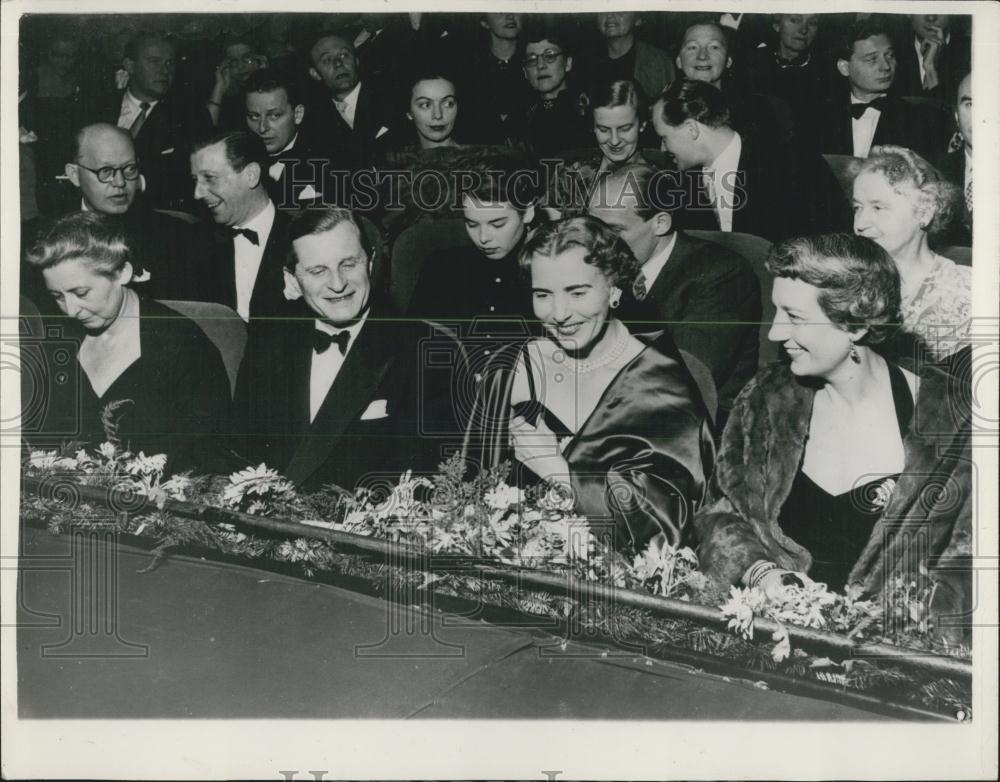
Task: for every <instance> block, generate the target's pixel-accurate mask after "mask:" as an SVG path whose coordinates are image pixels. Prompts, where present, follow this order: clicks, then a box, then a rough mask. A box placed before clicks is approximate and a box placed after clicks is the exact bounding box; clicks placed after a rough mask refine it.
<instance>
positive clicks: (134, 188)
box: [65, 123, 208, 299]
mask: <svg viewBox="0 0 1000 782" xmlns="http://www.w3.org/2000/svg"><path fill="white" fill-rule="evenodd" d="M65 170H66V177H67V178H68V179H69V181H70V182H72V183H73V185H74V186H75V187H76V188H78V189H79V192H80V201H79V203H78V205H77V206H78V208H80V209H83V210H85V211H90V212H100V213H101V214H105V215H111V216H113V219H114V221H115V222H116V223H117V227H118V229H119V230H120V231H121V232H122V233H123V234H124V236H125V239H126V241H127V242H128V245H129V248H130V249H131V254H132V260H131V263H132V269H133V275H132V279H131V281H130V283H129V284H130V285H131V286H132V287H133V288H134V289H135V290H136V291H138V292H140V293H142V294H143V295H144V296H148V297H150V298H156V299H176V298H184V296H185V294H186V293H187V292H188V290H189V288H190V283H188V282H187V281H188V280H189V279H190V278H191V277H193V276H196V275H199V274H201V273H202V270H203V267H204V263H205V260H206V240H207V238H208V236H207V232H206V231H205V230H203V229H202V228H201V227H200V226H196V225H192V224H191V223H189V222H186V221H184V220H182V219H180V218H178V217H174V216H172V215H169V214H164V213H163V212H160V211H157V210H155V209H151V208H150V207H149V204H148V203H147V202H146V200H145V198H144V197H143V196H142V194H141V193H140V192H139V181H140V176H141V173H142V167H141V164H140V162H139V160H138V156H137V155H136V151H135V145H134V143H133V141H132V137H131V136H130V135H129V134H128V132H127V131H124V130H122V129H121V128H119V127H117V126H115V125H111V124H109V123H98V124H96V125H87V126H86V127H84V128H81V129H80V131H79V133H77V136H76V154H75V155H74V156H73V158H72V160H71V161H70V162H69V163H66V167H65Z"/></svg>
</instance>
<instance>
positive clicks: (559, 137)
mask: <svg viewBox="0 0 1000 782" xmlns="http://www.w3.org/2000/svg"><path fill="white" fill-rule="evenodd" d="M524 42H525V48H524V61H523V65H524V76H525V78H526V79H527V80H528V84H530V85H531V88H532V89H533V90H534V91H535V100H534V103H533V104H532V105H531V107H530V108H529V109H528V117H527V135H528V144H529V146H530V147H531V149H532V151H533V152H535V154H537V155H539V156H552V155H555V154H557V153H559V152H563V151H568V150H575V149H579V148H581V147H586V146H592V145H593V143H594V138H593V133H592V132H591V130H590V128H589V127H588V123H587V115H588V113H589V112H588V102H587V97H586V95H584V94H583V93H581V92H580V91H579V90H576V89H574V88H573V87H572V86H571V85H570V83H569V74H570V71H571V70H572V69H573V58H572V57H571V56H570V55H569V50H568V48H567V40H566V38H565V37H564V35H563V34H562V32H560V31H559V30H558V29H555V28H553V27H551V26H543V25H540V26H537V27H536V26H534V25H529V27H528V29H527V30H526V34H525V39H524Z"/></svg>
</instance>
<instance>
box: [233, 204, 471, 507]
mask: <svg viewBox="0 0 1000 782" xmlns="http://www.w3.org/2000/svg"><path fill="white" fill-rule="evenodd" d="M290 236H291V241H292V252H291V253H290V254H289V256H288V267H287V268H286V269H285V275H286V277H287V279H288V285H289V288H290V290H291V291H292V292H293V294H295V295H300V296H301V297H302V300H303V302H304V304H305V307H303V309H302V312H303V314H308V315H311V317H303V318H299V319H294V320H286V321H262V322H259V323H255V324H254V326H253V328H251V331H250V338H249V342H248V344H247V350H246V354H245V357H244V359H243V365H242V366H241V368H240V376H239V380H238V382H237V390H236V400H235V403H234V404H235V408H236V410H237V421H238V422H240V427H241V429H240V430H238V432H237V437H240V436H244V438H245V442H244V444H243V446H242V448H241V450H242V452H243V453H244V455H246V456H247V458H248V459H250V460H251V461H252V462H254V463H258V462H260V461H264V462H266V463H267V464H268V465H270V466H271V467H274V468H275V469H277V470H279V471H281V472H282V473H284V474H285V475H286V476H287V477H288V478H289V479H290V480H292V481H293V482H295V483H296V484H299V485H301V486H303V487H305V488H307V489H314V488H317V487H319V486H321V485H324V484H329V483H332V484H336V485H337V486H340V487H342V488H344V489H347V490H349V491H354V490H355V489H356V488H358V487H359V486H361V485H365V484H366V483H367V482H368V481H369V480H372V479H374V480H376V481H379V482H382V483H384V481H385V479H386V478H388V479H389V480H391V481H392V482H393V483H395V481H396V480H398V478H399V476H400V474H401V473H403V472H404V471H405V470H408V469H413V470H417V471H427V470H433V469H434V468H435V467H436V466H437V463H438V461H439V460H440V455H441V454H440V444H441V443H440V441H439V440H437V439H435V438H434V437H432V436H430V435H429V433H432V432H434V431H436V428H437V427H436V422H435V420H434V415H435V414H434V413H428V411H431V410H435V409H437V406H439V405H447V404H448V403H449V401H450V395H449V391H448V388H447V386H446V385H444V386H441V385H438V384H436V383H435V382H434V378H435V377H438V375H434V373H433V372H432V369H429V370H426V371H425V370H424V369H423V367H425V366H429V362H426V361H424V360H423V353H424V347H423V346H424V345H426V344H427V343H428V339H427V338H428V337H429V336H430V333H431V332H430V327H429V326H428V325H427V324H423V323H420V322H414V321H402V320H399V319H394V318H392V317H391V313H390V312H389V311H388V309H387V307H386V304H385V302H383V301H380V300H375V296H374V295H373V280H372V262H373V260H374V257H373V248H372V247H371V246H369V245H368V244H367V240H366V237H365V234H364V232H363V231H362V230H361V228H360V227H359V225H358V223H357V222H356V221H355V219H354V217H353V216H352V215H351V213H350V212H349V211H347V210H345V209H322V210H307V211H304V212H302V213H300V214H299V215H297V216H296V218H295V220H294V221H293V223H292V227H291V233H290ZM431 344H433V345H434V346H435V348H437V347H439V346H440V343H438V342H437V341H436V340H435V341H431ZM445 344H446V345H449V346H452V345H453V343H452V342H451V341H450V340H447V339H446V340H445ZM453 355H455V353H454V351H453ZM456 445H457V443H456Z"/></svg>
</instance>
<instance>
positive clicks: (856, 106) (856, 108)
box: [851, 95, 886, 119]
mask: <svg viewBox="0 0 1000 782" xmlns="http://www.w3.org/2000/svg"><path fill="white" fill-rule="evenodd" d="M885 103H886V97H885V96H884V95H883V96H882V97H881V98H875V100H873V101H870V102H869V103H852V104H851V116H852V117H854V119H861V115H862V114H864V113H865V112H866V111H867V110H868V109H876V110H877V111H882V110H883V109H885Z"/></svg>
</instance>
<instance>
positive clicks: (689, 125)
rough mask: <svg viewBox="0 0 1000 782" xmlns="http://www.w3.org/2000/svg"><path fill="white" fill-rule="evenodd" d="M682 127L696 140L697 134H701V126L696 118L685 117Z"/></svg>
mask: <svg viewBox="0 0 1000 782" xmlns="http://www.w3.org/2000/svg"><path fill="white" fill-rule="evenodd" d="M684 127H685V128H686V129H687V132H688V134H689V135H690V136H691V138H692V139H693V140H697V138H698V136H700V135H701V126H700V125H699V124H698V122H697V121H696V120H693V119H686V120H684Z"/></svg>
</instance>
